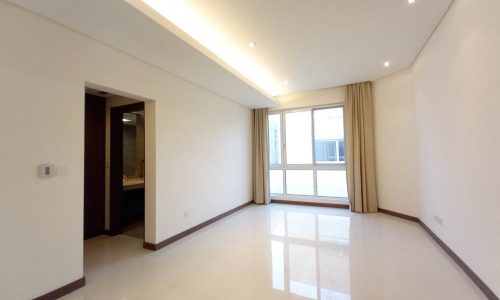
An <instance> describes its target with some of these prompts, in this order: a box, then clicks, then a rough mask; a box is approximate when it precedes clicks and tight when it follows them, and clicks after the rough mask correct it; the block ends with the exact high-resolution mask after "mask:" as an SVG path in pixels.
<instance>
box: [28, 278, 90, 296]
mask: <svg viewBox="0 0 500 300" xmlns="http://www.w3.org/2000/svg"><path fill="white" fill-rule="evenodd" d="M84 286H85V277H82V278H80V279H78V280H75V281H73V282H71V283H68V284H67V285H65V286H62V287H60V288H58V289H56V290H53V291H52V292H49V293H47V294H45V295H42V296H40V297H37V298H35V299H34V300H53V299H58V298H61V297H63V296H65V295H67V294H69V293H71V292H73V291H75V290H77V289H79V288H81V287H84Z"/></svg>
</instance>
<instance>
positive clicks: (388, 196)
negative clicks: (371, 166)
mask: <svg viewBox="0 0 500 300" xmlns="http://www.w3.org/2000/svg"><path fill="white" fill-rule="evenodd" d="M412 93H413V90H412V81H411V74H410V73H409V72H407V71H406V72H401V73H399V74H397V75H395V76H391V77H388V78H385V79H382V80H379V81H376V82H374V83H373V103H374V115H375V117H374V123H375V124H374V133H375V164H376V165H375V171H376V180H377V195H378V201H379V203H378V204H379V207H380V208H384V209H388V210H392V211H396V212H400V213H403V214H407V215H410V216H415V217H418V216H419V215H420V212H419V202H418V201H419V198H418V171H417V169H418V165H417V156H418V155H417V135H416V134H417V133H416V128H415V126H416V125H415V107H414V102H413V95H412Z"/></svg>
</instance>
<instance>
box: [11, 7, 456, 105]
mask: <svg viewBox="0 0 500 300" xmlns="http://www.w3.org/2000/svg"><path fill="white" fill-rule="evenodd" d="M10 1H11V2H14V3H16V4H18V5H20V6H23V7H26V8H28V9H30V10H33V11H35V12H37V13H39V14H42V15H44V16H47V17H49V18H51V19H53V20H56V21H57V22H60V23H63V24H65V25H67V26H69V27H72V28H74V29H76V30H78V31H80V32H83V33H85V34H87V35H89V36H92V37H94V38H96V39H98V40H101V41H103V42H105V43H107V44H109V45H111V46H113V47H115V48H118V49H120V50H122V51H124V52H127V53H130V54H132V55H134V56H136V57H138V58H140V59H142V60H144V61H146V62H149V63H151V64H153V65H155V66H158V67H160V68H162V69H164V70H166V71H168V72H171V73H173V74H176V75H177V76H179V77H182V78H184V79H186V80H189V81H191V82H194V83H196V84H198V85H200V86H203V87H205V88H207V89H209V90H211V91H214V92H215V93H217V94H219V95H222V96H224V97H226V98H229V99H232V100H233V101H236V102H240V103H242V104H243V105H246V106H248V107H263V106H272V105H273V104H274V102H273V101H272V100H271V99H270V98H272V97H270V95H272V96H275V95H282V94H288V93H295V92H303V91H310V90H316V89H322V88H327V87H334V86H339V85H344V84H347V83H353V82H361V81H367V80H376V79H379V78H382V77H384V76H387V75H389V74H391V73H395V72H397V71H400V70H403V69H405V68H407V67H408V66H410V65H411V63H412V62H413V60H414V59H415V58H416V56H417V55H418V53H419V51H420V50H421V48H422V47H423V46H424V44H425V42H426V40H427V39H428V38H429V36H430V35H431V34H432V32H433V30H434V29H435V27H436V26H437V24H438V23H439V21H440V20H441V18H442V17H443V15H444V14H445V13H446V11H447V9H448V7H449V6H450V5H451V3H452V2H453V0H432V1H430V0H415V3H413V4H409V3H408V0H314V1H300V0H251V1H249V0H210V1H207V0H146V2H155V1H156V2H161V3H162V5H166V7H167V8H168V9H167V11H174V10H173V8H175V5H182V9H183V10H182V14H174V15H171V16H170V19H168V20H167V19H166V18H164V16H163V15H162V14H161V13H159V12H158V11H155V10H153V9H151V7H149V6H148V5H146V4H145V3H143V1H141V0H127V2H128V4H127V3H126V2H124V1H121V0H107V1H102V0H85V1H83V0H51V1H37V0H10ZM129 4H130V5H129ZM169 5H170V6H169ZM179 15H180V16H181V18H179V17H178V16H179ZM189 16H191V17H193V18H195V19H194V21H195V22H196V23H199V24H198V25H200V24H201V25H202V27H204V28H208V29H210V30H211V32H215V33H216V34H217V37H218V39H215V40H214V41H217V42H219V43H215V44H216V46H217V44H219V46H221V45H222V46H224V47H222V48H223V49H232V50H234V51H233V52H237V57H238V59H237V60H234V59H232V60H231V59H230V58H229V59H227V58H225V57H223V55H222V54H224V53H220V51H219V50H220V49H219V50H218V49H212V48H211V47H212V46H214V45H213V44H214V43H212V45H210V42H211V41H210V40H208V41H207V40H206V39H205V40H203V36H200V38H198V39H196V32H193V31H190V30H189V28H183V26H184V25H186V24H182V20H183V19H189V18H188V17H189ZM187 25H189V24H187ZM251 41H255V43H256V47H255V48H251V47H249V43H250V42H251ZM218 51H219V52H218ZM242 61H244V62H245V64H241V62H242ZM386 61H389V62H390V66H389V67H387V68H386V67H384V62H386ZM245 66H247V67H251V68H253V69H254V71H255V72H246V71H245V70H243V69H242V68H240V67H245ZM259 75H260V76H259ZM264 75H265V76H264ZM252 76H253V78H252ZM284 80H287V81H288V85H285V84H284Z"/></svg>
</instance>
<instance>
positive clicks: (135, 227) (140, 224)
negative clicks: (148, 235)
mask: <svg viewBox="0 0 500 300" xmlns="http://www.w3.org/2000/svg"><path fill="white" fill-rule="evenodd" d="M123 234H124V235H128V236H131V237H135V238H139V239H142V240H144V221H137V222H134V223H132V224H130V225H127V226H125V228H123Z"/></svg>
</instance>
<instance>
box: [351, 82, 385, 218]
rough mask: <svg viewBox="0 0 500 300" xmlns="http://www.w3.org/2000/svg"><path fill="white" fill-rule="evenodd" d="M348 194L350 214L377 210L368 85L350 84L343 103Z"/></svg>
mask: <svg viewBox="0 0 500 300" xmlns="http://www.w3.org/2000/svg"><path fill="white" fill-rule="evenodd" d="M344 114H345V116H344V118H345V131H346V138H345V141H346V142H345V148H346V169H347V192H348V196H349V202H350V203H351V210H352V211H353V212H363V213H366V212H376V211H377V210H378V201H377V189H376V186H375V150H374V133H373V100H372V84H371V82H362V83H355V84H350V85H348V86H347V97H346V99H345V104H344Z"/></svg>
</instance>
